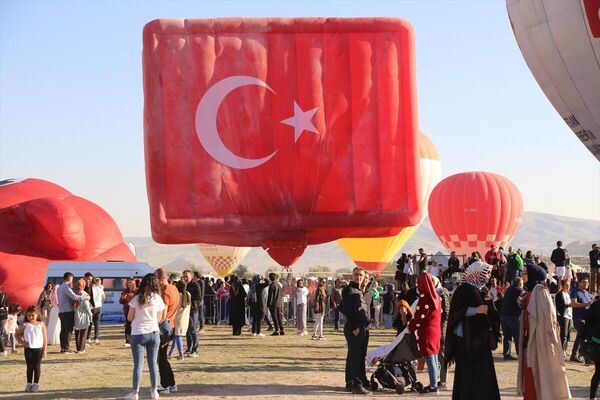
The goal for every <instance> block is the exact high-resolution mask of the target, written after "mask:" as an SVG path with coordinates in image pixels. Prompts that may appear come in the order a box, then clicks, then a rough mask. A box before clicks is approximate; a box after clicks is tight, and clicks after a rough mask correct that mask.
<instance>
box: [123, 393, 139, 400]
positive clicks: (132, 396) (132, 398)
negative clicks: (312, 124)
mask: <svg viewBox="0 0 600 400" xmlns="http://www.w3.org/2000/svg"><path fill="white" fill-rule="evenodd" d="M138 398H139V396H138V394H137V392H131V393H129V394H128V395H127V396H125V397H123V400H138Z"/></svg>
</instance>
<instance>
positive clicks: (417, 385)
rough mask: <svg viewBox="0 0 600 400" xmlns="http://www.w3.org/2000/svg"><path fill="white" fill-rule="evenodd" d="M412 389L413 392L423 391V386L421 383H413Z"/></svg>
mask: <svg viewBox="0 0 600 400" xmlns="http://www.w3.org/2000/svg"><path fill="white" fill-rule="evenodd" d="M412 388H413V390H414V391H416V392H420V391H421V390H423V384H422V383H421V382H415V383H413V384H412Z"/></svg>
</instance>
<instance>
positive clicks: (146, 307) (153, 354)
mask: <svg viewBox="0 0 600 400" xmlns="http://www.w3.org/2000/svg"><path fill="white" fill-rule="evenodd" d="M166 316H167V308H166V306H165V303H164V302H163V300H162V298H161V296H160V285H159V281H158V278H157V277H156V275H154V274H152V273H150V274H147V275H146V276H144V279H142V283H141V284H140V287H139V289H138V290H137V293H136V295H135V296H133V298H132V299H131V301H130V302H129V313H128V314H127V319H128V320H129V321H131V353H132V355H133V391H132V392H131V393H129V394H128V395H127V396H125V397H124V399H126V400H138V392H139V390H140V386H141V383H142V365H143V363H144V349H145V350H146V358H147V359H148V369H149V370H150V384H151V389H150V397H151V398H152V399H158V398H159V395H158V391H157V390H156V389H157V387H158V379H157V377H158V364H157V358H158V346H159V345H160V333H159V328H158V325H159V324H160V323H161V322H162V321H164V320H165V318H166Z"/></svg>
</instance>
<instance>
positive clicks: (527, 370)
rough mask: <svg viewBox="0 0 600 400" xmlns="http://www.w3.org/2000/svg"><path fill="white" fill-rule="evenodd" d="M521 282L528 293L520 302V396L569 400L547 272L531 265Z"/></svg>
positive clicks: (535, 399) (518, 390)
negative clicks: (521, 313) (547, 285)
mask: <svg viewBox="0 0 600 400" xmlns="http://www.w3.org/2000/svg"><path fill="white" fill-rule="evenodd" d="M521 278H522V279H523V282H524V283H525V288H526V290H527V292H526V293H525V295H524V296H523V299H522V300H521V307H522V308H523V315H522V317H521V335H520V342H521V343H520V345H519V373H518V375H517V392H518V394H519V395H521V396H523V398H524V399H525V400H538V399H539V400H563V399H570V398H571V392H570V391H569V382H568V381H567V376H566V374H565V366H564V358H563V352H562V351H561V350H562V343H561V340H560V328H559V326H558V321H557V318H556V307H555V305H554V302H553V301H552V298H551V297H550V291H549V290H548V288H547V287H546V285H545V281H546V271H544V269H543V268H542V267H540V266H539V265H535V264H529V265H526V268H524V269H523V272H522V273H521Z"/></svg>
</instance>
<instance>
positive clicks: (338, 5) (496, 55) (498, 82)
mask: <svg viewBox="0 0 600 400" xmlns="http://www.w3.org/2000/svg"><path fill="white" fill-rule="evenodd" d="M227 16H247V17H251V16H282V17H285V16H337V17H352V16H390V17H391V16H394V17H402V18H404V19H406V20H408V21H410V22H411V23H412V25H413V27H414V29H415V33H416V49H417V80H418V103H419V123H420V128H421V130H422V131H423V132H425V133H427V134H428V135H429V137H431V139H432V140H433V141H434V143H435V144H436V146H437V148H438V150H439V152H440V155H441V158H442V168H443V175H444V176H448V175H452V174H454V173H457V172H463V171H470V170H486V171H493V172H497V173H499V174H502V175H504V176H506V177H508V178H510V179H511V180H513V181H514V182H515V183H516V184H517V186H519V188H520V189H521V192H522V194H523V198H524V202H525V209H526V210H527V211H539V212H547V213H554V214H560V215H566V216H573V217H580V218H587V219H600V184H599V183H600V163H598V161H596V159H595V158H594V157H593V156H592V155H591V154H590V153H589V152H588V151H587V150H586V149H585V147H584V146H583V145H582V144H581V143H580V142H579V140H578V139H577V138H576V137H575V135H573V133H572V132H571V131H570V129H569V128H568V127H567V126H566V125H565V124H564V122H563V121H562V120H561V118H560V117H559V115H558V114H557V113H556V111H555V110H554V109H553V108H552V106H551V104H550V103H549V102H548V100H547V99H546V97H545V96H544V94H543V92H542V91H541V90H540V89H539V87H538V85H537V83H536V82H535V80H534V79H533V77H532V75H531V73H530V72H529V69H528V67H527V65H526V64H525V61H524V60H523V57H522V56H521V53H520V51H519V49H518V47H517V44H516V41H515V39H514V37H513V34H512V31H511V29H510V24H509V22H508V17H507V13H506V6H505V2H504V1H478V2H476V1H468V2H458V1H457V2H451V1H447V2H443V1H431V2H428V1H406V2H403V1H369V2H367V1H365V2H351V1H339V2H337V1H330V2H328V1H315V2H308V1H306V2H293V1H285V2H284V1H262V2H261V1H237V2H226V1H215V2H209V1H206V2H192V1H185V2H142V1H128V2H116V1H115V2H110V1H102V2H94V1H85V2H84V1H81V2H76V1H66V2H52V1H32V2H29V1H1V2H0V177H1V178H12V177H20V178H25V177H37V178H42V179H47V180H50V181H53V182H56V183H58V184H60V185H63V186H65V187H66V188H67V189H69V190H71V191H72V192H73V193H75V194H78V195H80V196H83V197H86V198H88V199H90V200H92V201H94V202H96V203H98V204H99V205H101V206H102V207H104V208H105V209H106V210H107V211H108V212H109V213H110V214H111V215H112V216H113V217H114V218H115V220H116V221H117V223H118V224H119V226H120V227H121V229H122V231H123V233H124V234H125V235H128V236H132V235H143V236H148V235H149V234H150V228H149V218H148V203H147V199H146V189H145V177H144V153H143V128H142V107H143V95H142V67H141V60H142V58H141V53H142V28H143V26H144V24H145V23H147V22H149V21H151V20H153V19H156V18H212V17H227Z"/></svg>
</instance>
